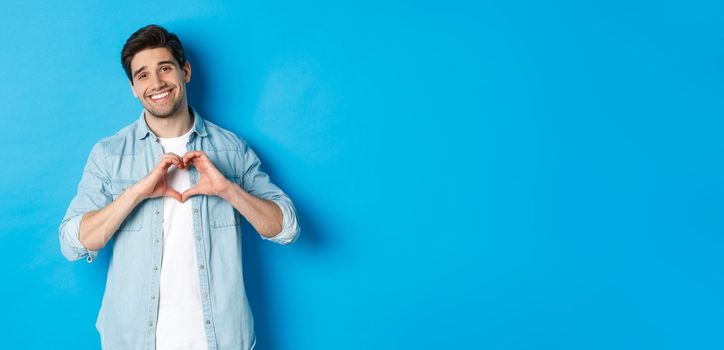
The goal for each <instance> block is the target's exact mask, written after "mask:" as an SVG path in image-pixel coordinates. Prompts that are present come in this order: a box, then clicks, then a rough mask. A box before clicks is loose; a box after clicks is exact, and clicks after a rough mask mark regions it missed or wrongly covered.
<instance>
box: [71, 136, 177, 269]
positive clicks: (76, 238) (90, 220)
mask: <svg viewBox="0 0 724 350" xmlns="http://www.w3.org/2000/svg"><path fill="white" fill-rule="evenodd" d="M102 147H103V146H102V143H98V144H96V146H94V148H93V150H92V151H91V155H90V157H89V158H88V162H87V163H86V167H85V169H84V171H83V177H82V179H81V182H80V184H79V185H78V193H77V194H76V196H75V197H74V198H73V200H72V201H71V204H70V206H69V207H68V211H67V213H66V215H65V218H64V219H63V221H62V222H61V224H60V229H59V231H60V232H59V233H60V248H61V251H62V253H63V255H64V256H65V257H66V258H67V259H68V260H70V261H75V260H78V259H80V258H82V257H84V256H88V262H91V261H92V260H93V259H94V258H95V256H96V255H97V254H98V252H97V251H98V250H100V249H101V248H103V247H104V246H105V245H106V243H108V241H109V240H110V239H111V237H112V236H113V234H114V233H115V232H116V230H117V229H118V227H119V226H120V225H121V223H122V222H123V220H125V218H126V217H127V216H128V215H129V213H130V212H131V211H132V210H133V208H135V207H136V205H138V204H139V203H141V202H142V201H143V200H144V199H146V198H151V197H158V196H160V195H164V196H173V197H175V198H176V199H178V200H181V195H180V194H179V193H178V192H176V191H174V190H172V189H171V188H170V187H167V186H166V181H165V173H166V171H167V170H168V168H169V167H170V165H171V164H178V165H181V158H180V157H179V156H177V155H169V154H167V155H164V157H163V158H162V159H161V162H160V163H159V165H158V166H157V167H156V168H155V169H154V170H153V171H151V172H150V173H149V174H148V175H146V177H144V178H143V179H141V180H140V181H139V182H138V183H136V184H134V185H133V186H131V187H129V188H128V189H127V190H126V192H124V193H123V194H121V196H120V197H118V198H116V199H115V200H113V199H112V198H111V195H110V194H109V190H108V188H109V186H110V180H109V176H108V174H107V172H106V171H105V166H104V165H103V161H104V156H103V148H102Z"/></svg>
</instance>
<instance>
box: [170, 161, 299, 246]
mask: <svg viewBox="0 0 724 350" xmlns="http://www.w3.org/2000/svg"><path fill="white" fill-rule="evenodd" d="M183 159H184V164H186V165H188V164H189V163H193V164H194V166H195V167H196V169H197V170H198V171H199V174H200V177H199V181H198V183H197V184H196V185H195V186H194V187H192V188H190V189H188V190H186V191H185V192H184V193H183V194H182V198H183V200H184V201H185V200H186V199H188V198H189V197H191V196H194V195H197V194H206V195H213V196H219V197H221V198H223V199H225V200H226V201H228V202H229V203H230V204H231V205H232V206H233V207H234V208H236V210H238V211H239V213H241V215H243V216H244V217H245V218H246V219H247V221H249V223H250V224H251V225H252V226H253V227H254V229H255V230H256V231H257V232H258V233H259V234H260V235H261V236H262V238H264V239H268V240H271V241H274V242H277V243H280V244H288V243H291V242H293V241H294V240H295V239H296V237H297V236H298V235H299V225H298V224H297V218H296V210H295V209H294V206H293V205H292V202H291V200H289V197H287V196H286V194H284V192H282V191H281V190H280V189H279V188H278V187H276V186H275V185H274V184H273V183H271V182H270V181H269V176H268V175H267V174H265V173H264V172H262V171H261V170H260V169H259V165H260V162H259V158H258V157H257V156H256V154H255V153H254V152H253V151H252V150H251V149H250V148H248V147H245V152H244V159H245V161H244V163H245V164H248V165H247V166H246V168H245V169H244V180H243V183H244V187H243V188H242V187H240V186H239V185H237V184H235V183H233V182H231V181H229V180H227V179H226V178H225V177H224V175H223V174H221V172H219V171H218V170H217V169H216V167H215V166H214V165H213V163H212V162H211V161H210V160H209V159H208V157H207V156H206V155H205V154H204V153H203V152H202V151H192V152H189V153H186V154H185V155H184V157H183Z"/></svg>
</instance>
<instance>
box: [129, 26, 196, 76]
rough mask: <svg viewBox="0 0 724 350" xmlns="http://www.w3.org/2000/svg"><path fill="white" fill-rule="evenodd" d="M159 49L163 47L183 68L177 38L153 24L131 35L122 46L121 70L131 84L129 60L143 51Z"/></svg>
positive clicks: (184, 61)
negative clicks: (124, 72)
mask: <svg viewBox="0 0 724 350" xmlns="http://www.w3.org/2000/svg"><path fill="white" fill-rule="evenodd" d="M159 47H165V48H167V49H168V50H169V51H171V54H172V55H173V57H174V58H175V59H176V61H177V62H178V64H179V66H181V67H183V66H184V64H186V55H185V54H184V47H183V45H182V44H181V40H179V38H178V36H176V34H174V33H169V31H168V30H166V28H164V27H161V26H158V25H155V24H150V25H147V26H145V27H143V28H141V29H139V30H137V31H136V32H135V33H133V34H131V36H130V37H128V40H126V43H125V44H124V45H123V50H121V65H123V70H125V71H126V75H127V76H128V80H130V81H131V84H133V78H132V77H131V60H133V56H135V55H136V54H137V53H139V52H141V51H143V50H145V49H156V48H159Z"/></svg>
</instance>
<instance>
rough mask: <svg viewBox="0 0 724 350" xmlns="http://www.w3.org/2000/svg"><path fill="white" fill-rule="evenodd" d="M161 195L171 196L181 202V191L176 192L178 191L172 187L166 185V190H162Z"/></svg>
mask: <svg viewBox="0 0 724 350" xmlns="http://www.w3.org/2000/svg"><path fill="white" fill-rule="evenodd" d="M163 195H164V196H166V197H173V198H175V199H176V200H177V201H179V202H183V198H182V197H181V193H178V191H176V190H174V189H173V188H170V187H166V191H164V192H163Z"/></svg>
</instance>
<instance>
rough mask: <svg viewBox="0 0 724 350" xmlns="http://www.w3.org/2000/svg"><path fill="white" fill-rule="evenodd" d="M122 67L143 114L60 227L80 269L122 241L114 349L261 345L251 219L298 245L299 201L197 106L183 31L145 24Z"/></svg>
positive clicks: (107, 316)
mask: <svg viewBox="0 0 724 350" xmlns="http://www.w3.org/2000/svg"><path fill="white" fill-rule="evenodd" d="M121 61H122V65H123V68H124V70H125V71H126V74H127V76H128V79H129V81H130V84H131V90H132V91H133V95H134V96H135V97H137V98H138V99H139V100H140V102H141V104H142V105H143V111H142V113H141V115H140V118H139V119H138V120H136V121H135V122H134V123H133V124H131V125H129V126H127V127H125V128H123V129H121V130H120V131H119V132H118V133H116V134H115V135H113V136H110V137H106V138H104V139H102V140H100V141H99V142H98V143H97V144H96V145H95V146H94V147H93V149H92V151H91V153H90V157H89V158H88V162H87V164H86V166H85V169H84V171H83V176H82V178H81V181H80V184H79V185H78V193H77V195H76V196H75V197H74V198H73V200H72V201H71V203H70V206H69V208H68V211H67V213H66V214H65V217H64V218H63V221H62V222H61V224H60V229H59V234H60V247H61V251H62V252H63V255H64V256H65V257H66V258H67V259H68V260H70V261H75V260H78V259H80V258H83V257H85V258H86V259H87V261H88V262H92V261H93V259H94V258H95V257H96V255H97V254H98V251H99V250H100V249H101V248H103V247H104V246H106V245H107V244H111V245H112V255H111V258H110V263H109V266H108V280H107V283H106V290H105V294H104V296H103V302H102V305H101V309H100V312H99V314H98V319H97V322H96V327H97V328H98V331H99V333H100V336H101V344H102V347H103V348H104V349H123V350H128V349H251V348H253V347H254V345H255V337H254V327H253V319H252V314H251V311H250V309H249V303H248V301H247V298H246V293H245V290H244V283H243V277H242V266H241V237H240V229H239V224H240V216H242V215H243V216H244V218H246V219H247V220H248V221H249V223H250V224H251V225H252V226H253V227H254V228H255V229H256V230H257V232H259V234H261V236H262V238H264V239H268V240H271V241H273V242H277V243H281V244H288V243H291V242H293V241H294V240H295V239H296V237H297V236H298V234H299V226H298V224H297V218H296V210H295V208H294V205H293V204H292V202H291V200H290V199H289V197H288V196H287V195H285V194H284V192H282V191H281V190H280V189H279V188H278V187H277V186H275V185H274V184H273V183H272V182H270V180H269V177H268V176H267V174H265V173H264V172H263V171H262V170H261V169H260V161H259V158H258V157H257V156H256V154H255V153H254V151H253V150H252V149H251V148H250V147H249V146H248V145H247V144H246V142H245V141H244V140H243V139H241V138H239V137H237V136H236V135H234V134H233V133H231V132H229V131H227V130H224V129H222V128H220V127H218V126H216V125H215V124H213V123H210V122H208V121H206V120H203V119H202V118H201V116H200V115H199V114H198V112H196V111H195V110H193V109H192V108H190V107H189V106H188V101H187V98H186V84H187V83H188V82H189V81H190V79H191V65H190V64H189V62H188V61H186V57H185V56H184V51H183V46H182V45H181V42H180V40H179V39H178V37H177V36H176V35H174V34H173V33H169V32H168V31H166V30H165V29H164V28H162V27H159V26H156V25H150V26H146V27H143V28H141V29H139V30H138V31H137V32H135V33H133V34H132V35H131V36H130V37H129V38H128V40H127V41H126V44H125V45H124V47H123V50H122V52H121Z"/></svg>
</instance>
